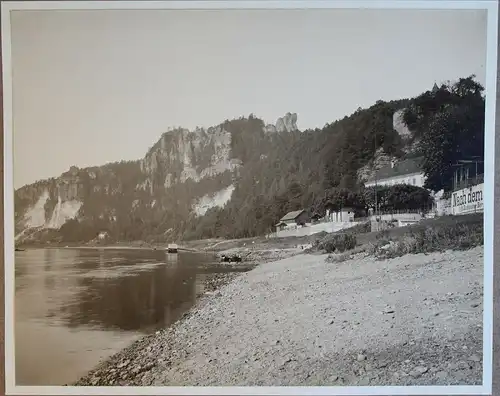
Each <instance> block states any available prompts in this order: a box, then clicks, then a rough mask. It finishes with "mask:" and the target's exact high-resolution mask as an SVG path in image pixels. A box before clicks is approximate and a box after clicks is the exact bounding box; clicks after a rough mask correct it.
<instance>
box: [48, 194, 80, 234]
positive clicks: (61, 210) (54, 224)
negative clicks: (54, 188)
mask: <svg viewBox="0 0 500 396" xmlns="http://www.w3.org/2000/svg"><path fill="white" fill-rule="evenodd" d="M81 207H82V202H80V201H78V200H76V199H72V200H70V201H65V202H62V200H61V197H58V200H57V205H56V207H55V208H54V211H53V212H52V216H51V218H50V220H49V222H48V223H47V224H46V225H45V228H52V229H59V228H61V227H62V226H63V224H64V223H66V222H67V221H68V220H70V219H74V218H76V216H77V215H78V212H79V211H80V208H81Z"/></svg>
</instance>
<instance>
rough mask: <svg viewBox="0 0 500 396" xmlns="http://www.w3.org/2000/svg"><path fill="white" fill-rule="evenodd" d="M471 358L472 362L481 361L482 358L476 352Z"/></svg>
mask: <svg viewBox="0 0 500 396" xmlns="http://www.w3.org/2000/svg"><path fill="white" fill-rule="evenodd" d="M469 360H470V361H472V362H480V361H481V358H480V357H479V356H478V355H476V354H474V355H472V356H470V357H469Z"/></svg>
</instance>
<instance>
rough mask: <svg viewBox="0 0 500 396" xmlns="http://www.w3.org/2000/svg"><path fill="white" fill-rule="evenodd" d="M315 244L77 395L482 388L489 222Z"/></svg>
mask: <svg viewBox="0 0 500 396" xmlns="http://www.w3.org/2000/svg"><path fill="white" fill-rule="evenodd" d="M285 243H286V241H283V244H285ZM312 245H313V246H312V247H309V249H307V250H306V252H307V254H297V253H303V252H304V250H302V249H301V248H299V247H296V248H295V251H294V252H295V253H293V254H292V253H291V251H292V250H293V249H292V248H291V247H289V246H287V248H288V249H289V250H290V251H289V252H288V253H287V254H285V255H284V256H278V257H277V259H278V261H270V262H268V263H266V264H265V265H259V266H257V267H255V268H254V269H253V270H251V271H249V272H245V273H241V274H239V275H230V278H231V279H227V280H226V281H224V282H221V283H220V284H217V285H216V286H215V287H214V289H215V288H216V291H215V292H213V293H211V295H210V296H205V297H204V298H201V299H200V300H199V301H198V303H197V304H196V305H195V306H194V307H193V309H191V310H190V311H189V312H188V313H187V314H185V315H184V317H183V318H181V319H180V320H178V321H177V322H176V323H174V324H173V325H172V326H170V327H169V328H168V329H163V330H160V331H158V332H156V333H155V334H152V335H149V336H146V337H144V338H142V339H141V340H139V341H137V342H136V343H134V344H132V345H131V346H130V347H129V348H127V349H125V350H123V351H122V352H120V353H118V354H116V355H115V356H113V357H111V358H110V359H108V360H107V361H106V362H104V363H103V364H101V365H100V366H99V367H97V368H96V369H94V370H92V371H91V372H90V373H89V374H88V375H86V376H85V377H83V378H81V379H80V380H79V381H77V382H76V383H75V385H138V386H146V385H157V386H169V385H170V386H172V385H179V386H181V385H207V386H224V385H235V386H236V385H256V386H258V385H261V386H264V385H268V386H272V385H466V384H469V385H472V384H480V383H481V381H482V296H483V294H482V293H483V290H482V277H483V247H482V246H481V245H482V216H469V217H467V216H462V219H457V218H451V217H450V218H442V219H435V220H433V221H428V222H423V223H422V224H418V225H416V226H412V227H406V228H401V229H391V230H389V231H387V232H385V231H384V232H379V233H371V232H368V229H367V227H357V229H353V230H350V232H346V233H337V234H329V235H326V236H324V237H323V238H318V239H317V240H316V241H313V243H312ZM388 245H389V246H390V248H384V247H385V246H388ZM255 249H256V250H258V247H257V246H256V247H255ZM229 280H230V281H229Z"/></svg>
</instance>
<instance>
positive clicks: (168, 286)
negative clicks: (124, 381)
mask: <svg viewBox="0 0 500 396" xmlns="http://www.w3.org/2000/svg"><path fill="white" fill-rule="evenodd" d="M228 271H234V269H231V267H228V266H222V265H220V264H216V263H214V262H213V258H211V257H209V256H206V255H200V254H193V253H181V254H178V255H171V254H166V253H165V252H164V251H159V250H158V251H154V250H139V249H136V250H134V249H123V250H115V249H33V250H26V251H22V252H16V261H15V277H16V279H15V360H16V362H15V363H16V364H15V368H16V384H17V385H64V384H67V383H71V382H73V381H75V380H77V379H78V378H80V377H81V376H83V375H84V374H86V372H88V371H89V370H90V369H92V368H93V367H94V366H96V365H97V364H98V363H99V361H100V360H102V359H106V358H108V357H109V356H111V355H113V354H114V353H116V352H118V351H119V350H121V349H123V348H125V347H126V346H127V345H129V344H130V343H132V342H133V341H135V340H137V339H138V338H140V337H141V336H142V335H144V334H148V333H151V332H153V331H156V330H157V329H159V328H164V327H166V326H168V325H170V324H171V323H173V322H174V321H175V320H177V319H178V318H179V317H181V316H182V314H183V313H185V312H186V311H187V310H188V309H189V308H190V307H191V306H192V305H193V304H194V302H195V301H196V297H197V296H199V295H202V294H203V293H204V284H205V279H206V277H207V276H210V274H213V273H216V272H228Z"/></svg>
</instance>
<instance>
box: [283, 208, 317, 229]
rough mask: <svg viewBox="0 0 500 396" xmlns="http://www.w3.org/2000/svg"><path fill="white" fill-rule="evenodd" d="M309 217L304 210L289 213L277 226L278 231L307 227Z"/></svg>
mask: <svg viewBox="0 0 500 396" xmlns="http://www.w3.org/2000/svg"><path fill="white" fill-rule="evenodd" d="M309 220H310V219H309V216H308V214H307V212H306V211H305V210H304V209H301V210H295V211H293V212H289V213H287V214H286V215H285V216H283V217H282V218H281V219H280V221H279V222H278V224H276V230H277V231H281V230H283V229H285V228H290V227H293V226H298V225H305V224H306V223H307V222H308V221H309Z"/></svg>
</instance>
